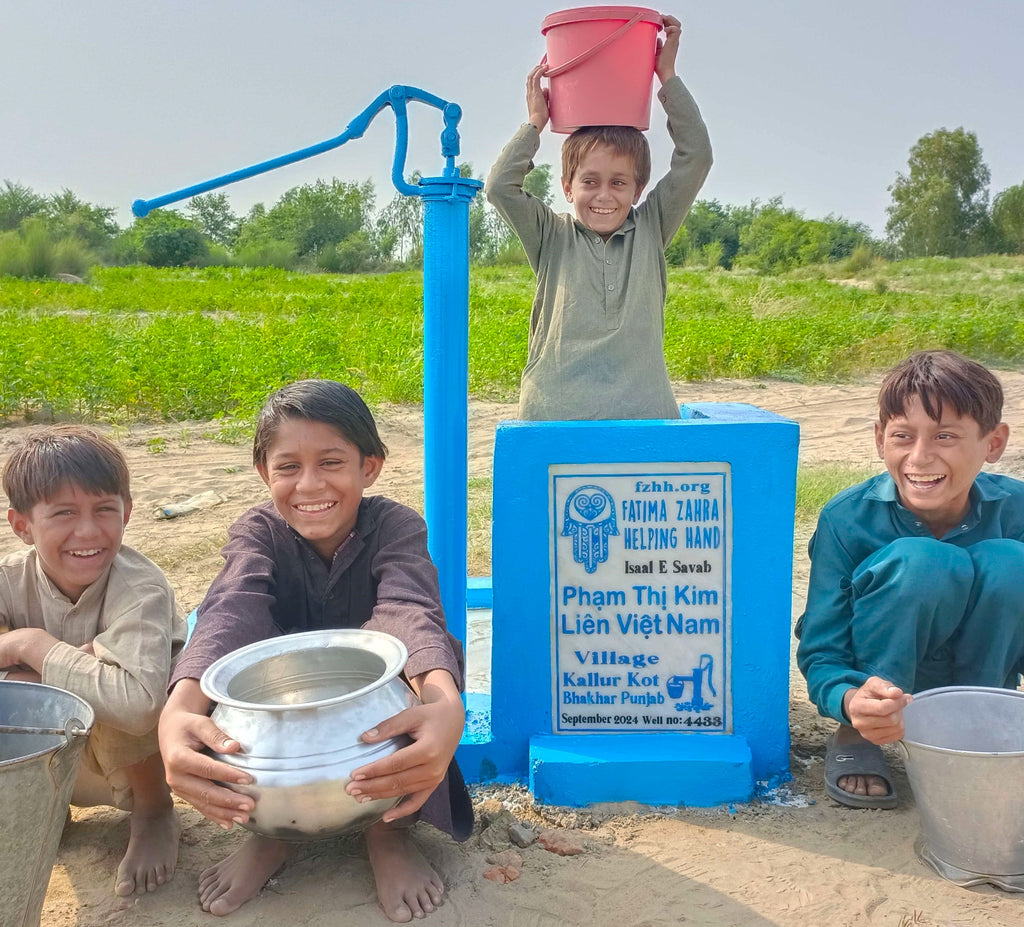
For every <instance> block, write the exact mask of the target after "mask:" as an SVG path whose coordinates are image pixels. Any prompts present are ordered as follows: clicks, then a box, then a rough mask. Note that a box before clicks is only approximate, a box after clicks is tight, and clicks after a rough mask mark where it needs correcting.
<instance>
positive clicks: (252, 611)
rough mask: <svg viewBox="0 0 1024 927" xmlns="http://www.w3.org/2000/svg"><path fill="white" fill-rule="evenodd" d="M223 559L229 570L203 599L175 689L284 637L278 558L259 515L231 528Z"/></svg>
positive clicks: (174, 678)
mask: <svg viewBox="0 0 1024 927" xmlns="http://www.w3.org/2000/svg"><path fill="white" fill-rule="evenodd" d="M221 555H222V556H223V557H224V566H223V567H222V568H221V571H220V573H218V574H217V578H216V579H214V581H213V582H212V583H211V584H210V588H209V589H208V590H207V592H206V595H205V596H204V597H203V601H202V603H201V604H200V606H199V618H198V621H197V622H196V626H195V629H194V630H193V632H192V636H191V638H189V642H188V644H187V646H186V647H185V649H184V650H183V651H182V653H181V656H179V657H178V659H177V661H176V662H175V665H174V669H173V670H172V672H171V678H170V683H171V685H173V684H174V683H175V682H177V681H178V680H179V679H184V678H189V677H191V678H195V679H199V678H200V677H201V676H202V675H203V672H204V670H206V669H207V667H209V666H210V665H212V664H213V663H214V662H215V661H216V660H218V659H220V657H222V656H224V655H225V654H228V653H231V651H233V650H237V649H238V648H239V647H244V646H246V645H247V644H252V643H255V642H256V641H261V640H266V639H267V638H268V637H274V636H276V635H277V634H278V633H279V632H278V630H277V629H276V627H275V625H274V619H273V614H272V609H273V606H274V604H275V603H276V601H277V598H276V596H275V595H274V592H273V589H274V584H275V575H276V569H277V568H276V563H277V557H278V554H277V551H275V549H274V542H273V538H272V536H271V531H270V528H269V526H268V524H267V523H266V521H265V520H263V519H261V518H260V516H259V514H258V511H255V512H254V511H252V510H251V511H250V512H247V513H245V514H244V515H242V516H241V517H240V518H239V519H238V520H237V521H236V522H235V523H234V524H233V525H232V526H231V527H230V528H229V529H228V541H227V543H226V544H225V545H224V548H223V550H222V551H221Z"/></svg>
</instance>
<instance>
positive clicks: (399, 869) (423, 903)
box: [366, 822, 444, 924]
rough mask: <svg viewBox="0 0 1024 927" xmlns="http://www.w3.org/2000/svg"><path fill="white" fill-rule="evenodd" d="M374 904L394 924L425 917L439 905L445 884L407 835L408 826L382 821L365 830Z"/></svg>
mask: <svg viewBox="0 0 1024 927" xmlns="http://www.w3.org/2000/svg"><path fill="white" fill-rule="evenodd" d="M366 849H367V850H368V851H369V855H370V866H371V867H372V868H373V878H374V881H376V883H377V901H378V902H379V903H380V907H381V910H382V911H383V912H384V913H385V914H386V915H387V916H388V917H389V918H390V919H391V920H393V921H395V922H397V923H399V924H404V923H406V922H408V921H411V920H412V919H413V918H414V917H426V915H428V914H430V913H431V912H432V911H433V910H434V909H435V908H436V907H438V905H440V904H442V898H443V896H444V883H443V882H442V881H441V877H440V876H439V875H438V874H437V873H436V872H434V870H433V868H432V867H431V865H430V863H428V862H427V861H426V860H425V859H424V858H423V854H422V853H420V851H419V849H418V848H417V847H416V844H415V843H413V842H412V838H411V837H410V836H409V828H408V827H395V826H394V825H390V824H384V823H383V822H381V823H378V824H374V825H373V826H372V827H369V828H367V830H366Z"/></svg>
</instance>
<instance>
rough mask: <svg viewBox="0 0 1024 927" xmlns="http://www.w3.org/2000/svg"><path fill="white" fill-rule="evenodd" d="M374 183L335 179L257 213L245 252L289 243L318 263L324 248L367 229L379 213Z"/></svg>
mask: <svg viewBox="0 0 1024 927" xmlns="http://www.w3.org/2000/svg"><path fill="white" fill-rule="evenodd" d="M373 203H374V192H373V183H372V181H369V180H367V181H365V182H364V183H361V184H357V183H348V182H346V181H342V180H338V179H337V178H333V179H332V180H331V181H330V182H327V181H324V180H317V181H315V182H313V183H309V184H303V185H302V186H300V187H292V189H290V190H288V191H287V192H286V193H285V194H284V195H283V196H282V197H281V198H280V199H279V200H278V201H277V202H276V203H275V204H274V205H273V207H272V208H271V209H269V210H267V211H265V212H255V211H254V212H252V213H250V215H249V217H247V218H246V220H245V222H244V223H242V229H241V231H240V233H239V236H238V240H237V246H238V248H239V249H245V250H251V249H253V248H256V247H259V246H263V245H266V244H268V243H270V242H284V243H287V244H288V245H289V246H291V247H292V248H293V249H294V251H295V253H296V254H298V255H299V256H300V257H312V258H314V259H316V257H317V255H318V254H319V252H320V251H321V250H322V249H324V248H331V247H334V246H335V245H337V244H338V243H339V242H342V241H344V240H345V239H346V238H348V237H349V235H352V234H353V233H354V232H357V231H359V230H360V229H363V228H365V227H366V226H367V224H368V223H369V219H370V215H371V213H372V212H373Z"/></svg>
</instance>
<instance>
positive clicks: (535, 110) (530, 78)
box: [526, 62, 551, 132]
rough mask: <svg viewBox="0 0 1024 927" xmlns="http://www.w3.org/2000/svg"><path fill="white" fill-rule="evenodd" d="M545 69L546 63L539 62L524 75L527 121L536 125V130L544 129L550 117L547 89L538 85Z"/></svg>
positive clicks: (541, 130)
mask: <svg viewBox="0 0 1024 927" xmlns="http://www.w3.org/2000/svg"><path fill="white" fill-rule="evenodd" d="M545 70H547V63H546V62H541V63H540V64H538V65H537V67H535V68H534V69H533V70H532V71H530V73H529V74H527V75H526V111H527V113H529V114H530V115H529V118H528V121H529V122H531V123H533V125H534V126H536V128H537V131H538V132H543V131H544V127H545V126H546V125H547V124H548V119H550V118H551V114H550V113H549V112H548V91H547V88H545V87H542V86H541V85H540V79H541V78H542V77H543V76H544V72H545Z"/></svg>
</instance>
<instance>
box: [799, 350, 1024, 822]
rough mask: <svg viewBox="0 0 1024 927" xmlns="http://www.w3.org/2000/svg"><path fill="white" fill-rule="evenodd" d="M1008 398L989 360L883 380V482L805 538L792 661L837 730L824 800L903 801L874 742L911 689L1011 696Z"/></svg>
mask: <svg viewBox="0 0 1024 927" xmlns="http://www.w3.org/2000/svg"><path fill="white" fill-rule="evenodd" d="M1002 407H1003V390H1002V386H1001V385H1000V383H999V380H998V379H997V378H996V377H995V375H993V374H992V372H991V371H989V370H987V369H986V368H985V367H983V366H982V365H981V364H979V363H976V362H975V361H972V360H969V359H968V358H966V357H963V356H962V355H960V354H956V353H954V352H952V351H921V352H919V353H917V354H913V355H911V356H910V357H909V358H907V359H906V360H905V361H903V362H902V363H900V364H898V365H897V366H896V367H894V368H893V369H892V370H890V371H889V372H888V373H887V374H886V375H885V378H884V379H883V381H882V388H881V391H880V392H879V395H878V422H877V423H876V424H875V444H876V447H877V450H878V456H879V457H880V458H881V459H882V460H883V461H884V462H885V468H886V472H885V473H883V474H881V475H880V476H876V477H873V478H872V479H870V480H867V481H865V482H863V483H860V484H858V485H857V486H852V487H850V488H849V489H846V490H844V491H843V492H841V493H839V494H838V495H837V496H835V497H834V498H833V499H832V500H831V501H829V502H828V504H827V505H826V506H825V507H824V508H823V509H822V511H821V515H820V517H819V519H818V526H817V530H816V531H815V533H814V537H812V538H811V543H810V548H809V552H810V556H811V575H810V581H809V583H808V588H807V607H806V609H805V611H804V614H803V616H802V617H801V618H800V620H799V622H798V623H797V626H796V635H797V637H798V638H799V640H800V644H799V647H798V648H797V662H798V664H799V666H800V670H801V671H802V672H803V674H804V676H806V677H807V690H808V693H809V694H810V697H811V700H812V701H813V702H814V703H815V704H816V705H817V707H818V711H819V712H820V713H821V714H822V715H823V716H825V717H831V718H834V719H835V720H836V721H838V722H839V727H838V729H837V731H836V733H835V734H834V735H833V737H832V739H831V740H830V741H829V745H828V747H827V750H826V755H825V790H826V791H827V792H828V794H829V795H830V796H831V797H832V798H834V799H835V800H836V801H838V802H840V803H841V804H843V805H848V806H850V807H854V808H892V807H895V805H896V792H895V789H894V788H893V785H892V781H891V776H890V774H889V769H888V767H887V765H886V762H885V757H884V756H883V755H882V751H881V749H880V748H879V746H878V745H879V744H885V743H892V742H894V741H897V740H900V739H901V738H902V737H903V733H904V726H903V709H904V708H905V707H906V705H907V704H908V703H909V702H910V700H911V697H912V696H911V694H910V693H912V692H920V691H922V690H925V689H931V688H937V687H941V686H950V685H965V686H988V687H1004V688H1010V689H1013V688H1016V687H1017V683H1018V679H1019V677H1018V673H1019V672H1020V671H1021V668H1022V666H1024V604H1022V601H1024V598H1022V597H1024V482H1021V481H1020V480H1017V479H1013V478H1011V477H1009V476H1002V475H1000V474H992V473H983V472H981V468H982V467H983V466H984V464H986V463H995V462H996V461H997V460H999V458H1000V457H1001V456H1002V453H1003V451H1004V450H1005V448H1006V442H1007V438H1008V437H1009V429H1008V428H1007V426H1006V424H1005V423H1002V422H1000V417H1001V415H1002Z"/></svg>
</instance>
